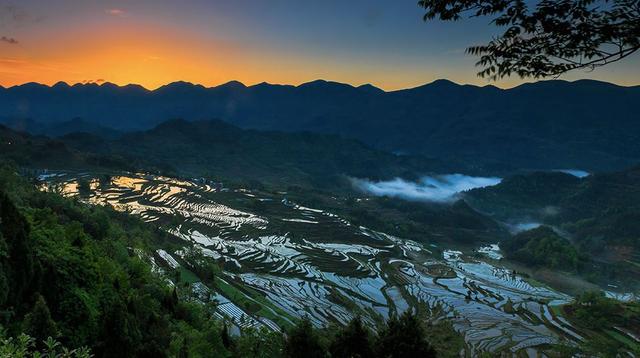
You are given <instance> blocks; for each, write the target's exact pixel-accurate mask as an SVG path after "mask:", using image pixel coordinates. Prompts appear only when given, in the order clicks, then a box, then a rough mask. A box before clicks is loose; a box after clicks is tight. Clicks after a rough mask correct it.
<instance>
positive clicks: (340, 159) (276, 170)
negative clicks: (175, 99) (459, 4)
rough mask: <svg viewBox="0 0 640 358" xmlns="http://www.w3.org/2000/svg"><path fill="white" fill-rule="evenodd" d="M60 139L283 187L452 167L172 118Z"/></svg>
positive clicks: (327, 139)
mask: <svg viewBox="0 0 640 358" xmlns="http://www.w3.org/2000/svg"><path fill="white" fill-rule="evenodd" d="M62 139H63V140H64V141H65V142H66V143H68V144H69V145H71V146H73V147H75V148H76V149H78V150H80V151H84V152H93V153H99V154H102V155H117V156H122V157H126V158H129V159H130V160H131V161H132V163H134V164H135V165H138V166H141V167H150V166H155V167H158V168H171V169H173V170H175V171H177V172H179V173H182V174H188V175H205V176H213V177H224V178H228V179H235V180H253V181H262V182H271V183H277V184H278V185H280V186H283V185H285V186H286V185H295V184H312V185H314V186H316V187H327V188H331V187H336V186H340V185H347V181H346V180H345V179H344V177H343V176H355V177H368V178H393V177H396V176H402V177H407V178H412V177H413V178H415V177H417V176H420V175H423V174H425V173H429V172H443V171H445V172H446V171H449V170H452V167H451V166H450V165H448V164H443V163H442V162H440V161H437V160H431V159H427V158H424V157H420V156H397V155H394V154H390V153H386V152H383V151H379V150H375V149H371V148H369V147H367V146H365V145H363V144H361V143H359V142H357V141H354V140H345V139H341V138H339V137H336V136H331V135H322V134H312V133H283V132H261V131H255V130H243V129H240V128H238V127H235V126H232V125H230V124H228V123H225V122H222V121H197V122H187V121H184V120H172V121H168V122H165V123H162V124H160V125H159V126H157V127H155V128H154V129H151V130H149V131H142V132H135V133H131V134H127V135H124V136H123V137H122V138H120V139H117V140H111V141H109V140H103V139H100V138H97V137H94V136H89V135H83V134H74V135H68V136H65V137H62Z"/></svg>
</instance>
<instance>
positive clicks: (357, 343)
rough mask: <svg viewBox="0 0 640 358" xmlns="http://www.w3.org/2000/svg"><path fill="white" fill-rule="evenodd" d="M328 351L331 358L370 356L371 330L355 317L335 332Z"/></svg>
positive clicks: (371, 352) (371, 350)
mask: <svg viewBox="0 0 640 358" xmlns="http://www.w3.org/2000/svg"><path fill="white" fill-rule="evenodd" d="M329 351H330V352H331V357H333V358H366V357H372V356H373V349H372V347H371V332H370V331H369V330H368V329H367V328H366V327H365V326H364V325H363V324H362V320H361V319H360V317H356V318H354V319H352V320H351V322H349V324H348V325H347V326H346V327H344V328H342V329H340V331H339V332H338V333H337V334H336V336H335V337H334V339H333V341H332V342H331V347H330V348H329Z"/></svg>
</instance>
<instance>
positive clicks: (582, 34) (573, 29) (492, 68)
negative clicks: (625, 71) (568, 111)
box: [418, 0, 640, 80]
mask: <svg viewBox="0 0 640 358" xmlns="http://www.w3.org/2000/svg"><path fill="white" fill-rule="evenodd" d="M418 5H419V6H420V7H422V8H424V9H425V10H426V13H425V15H424V19H425V21H428V20H432V19H436V18H437V19H439V20H444V21H456V20H459V19H461V18H462V17H463V16H464V15H468V16H470V17H480V16H491V17H493V20H492V21H491V22H492V23H493V24H495V25H496V26H498V27H501V28H505V30H504V32H503V33H502V35H500V36H498V37H496V38H494V39H493V40H491V41H489V42H488V43H487V44H484V45H480V46H472V47H469V48H468V49H467V53H470V54H472V55H476V56H479V57H480V60H479V61H478V62H477V65H478V66H480V67H482V70H481V71H480V72H479V73H478V75H479V76H481V77H488V78H490V79H493V80H495V79H498V78H502V77H507V76H510V75H511V74H517V75H518V76H520V77H522V78H525V77H533V78H541V77H549V76H559V75H561V74H563V73H565V72H567V71H571V70H575V69H588V70H593V69H595V68H597V67H600V66H604V65H607V64H610V63H612V62H616V61H619V60H622V59H624V58H626V57H628V56H629V55H631V54H633V53H634V52H636V51H638V49H640V1H638V0H539V1H535V2H532V1H526V0H420V1H419V2H418Z"/></svg>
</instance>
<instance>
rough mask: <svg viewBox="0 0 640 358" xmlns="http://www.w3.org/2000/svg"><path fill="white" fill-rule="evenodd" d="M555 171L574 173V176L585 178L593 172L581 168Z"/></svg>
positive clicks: (557, 170)
mask: <svg viewBox="0 0 640 358" xmlns="http://www.w3.org/2000/svg"><path fill="white" fill-rule="evenodd" d="M554 171H556V172H560V173H565V174H569V175H573V176H574V177H578V178H584V177H588V176H589V175H591V173H589V172H586V171H584V170H580V169H556V170H554Z"/></svg>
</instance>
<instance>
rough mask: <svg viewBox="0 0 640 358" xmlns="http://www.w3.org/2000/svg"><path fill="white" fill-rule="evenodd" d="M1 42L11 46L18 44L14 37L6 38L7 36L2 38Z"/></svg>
mask: <svg viewBox="0 0 640 358" xmlns="http://www.w3.org/2000/svg"><path fill="white" fill-rule="evenodd" d="M0 42H4V43H8V44H9V45H17V44H18V40H16V39H14V38H13V37H6V36H2V37H0Z"/></svg>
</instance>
